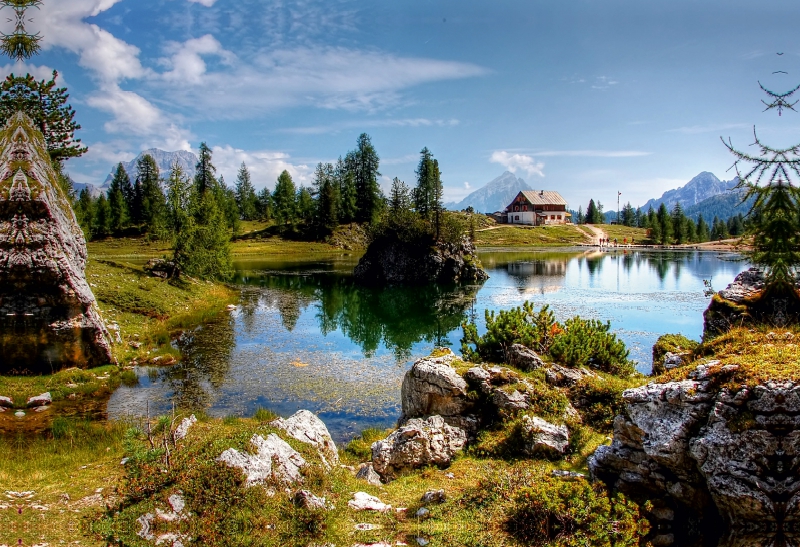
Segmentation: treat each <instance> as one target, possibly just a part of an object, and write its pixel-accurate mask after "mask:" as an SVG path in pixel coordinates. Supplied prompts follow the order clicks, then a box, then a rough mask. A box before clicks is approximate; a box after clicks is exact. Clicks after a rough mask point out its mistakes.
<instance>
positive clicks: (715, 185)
mask: <svg viewBox="0 0 800 547" xmlns="http://www.w3.org/2000/svg"><path fill="white" fill-rule="evenodd" d="M738 182H739V181H738V179H736V178H734V179H733V180H729V181H724V180H719V179H718V178H717V177H716V176H715V175H714V173H709V172H708V171H703V172H702V173H700V174H698V175H697V176H695V177H694V178H692V180H690V181H689V182H687V183H686V185H685V186H681V187H679V188H675V189H674V190H667V191H666V192H664V194H663V195H662V196H661V197H660V198H653V199H651V200H649V201H648V202H647V203H645V204H644V205H643V206H642V210H643V211H647V210H648V209H649V208H650V207H653V209H658V208H659V207H660V206H661V204H662V203H663V204H664V205H665V206H666V207H667V209H672V208H673V207H674V206H675V204H676V203H678V202H680V204H681V206H682V207H683V208H686V207H690V206H692V205H696V204H697V203H700V202H701V201H703V200H706V199H708V198H710V197H713V196H717V195H719V194H724V193H726V192H728V191H729V190H730V189H731V188H733V187H734V186H736V184H737V183H738Z"/></svg>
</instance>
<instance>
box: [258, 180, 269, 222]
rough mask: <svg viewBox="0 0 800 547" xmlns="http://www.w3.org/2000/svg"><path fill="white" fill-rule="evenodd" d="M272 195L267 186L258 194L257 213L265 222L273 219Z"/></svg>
mask: <svg viewBox="0 0 800 547" xmlns="http://www.w3.org/2000/svg"><path fill="white" fill-rule="evenodd" d="M272 210H273V205H272V195H271V194H270V193H269V188H267V187H266V186H265V187H264V188H262V189H261V191H260V192H259V193H258V195H257V196H256V214H257V216H258V219H259V220H262V221H264V222H267V221H270V220H272Z"/></svg>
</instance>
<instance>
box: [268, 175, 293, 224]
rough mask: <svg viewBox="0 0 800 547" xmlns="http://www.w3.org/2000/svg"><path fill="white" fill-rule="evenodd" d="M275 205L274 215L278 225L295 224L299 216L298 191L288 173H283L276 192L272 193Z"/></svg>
mask: <svg viewBox="0 0 800 547" xmlns="http://www.w3.org/2000/svg"><path fill="white" fill-rule="evenodd" d="M272 203H273V204H274V210H273V215H274V217H275V220H276V221H277V223H278V224H290V223H293V222H294V221H295V219H296V216H297V190H296V189H295V186H294V181H293V180H292V176H291V175H290V174H289V172H288V171H285V170H284V171H283V172H282V173H281V174H280V175H279V176H278V182H277V183H276V184H275V190H274V191H273V192H272Z"/></svg>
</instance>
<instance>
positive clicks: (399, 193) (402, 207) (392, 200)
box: [389, 177, 411, 215]
mask: <svg viewBox="0 0 800 547" xmlns="http://www.w3.org/2000/svg"><path fill="white" fill-rule="evenodd" d="M410 209H411V193H410V191H409V189H408V186H406V183H405V182H403V181H402V180H400V179H399V178H397V177H395V178H394V180H392V190H391V194H390V196H389V211H390V212H391V213H392V214H393V215H400V214H402V213H405V212H406V211H408V210H410Z"/></svg>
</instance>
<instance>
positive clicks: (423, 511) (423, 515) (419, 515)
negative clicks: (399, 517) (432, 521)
mask: <svg viewBox="0 0 800 547" xmlns="http://www.w3.org/2000/svg"><path fill="white" fill-rule="evenodd" d="M430 514H431V512H430V510H429V509H426V508H425V507H420V508H419V509H417V512H416V513H414V516H415V517H417V518H418V519H424V518H426V517H428V516H430Z"/></svg>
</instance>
